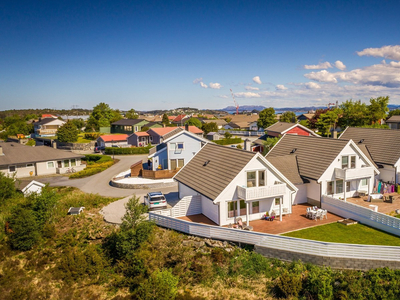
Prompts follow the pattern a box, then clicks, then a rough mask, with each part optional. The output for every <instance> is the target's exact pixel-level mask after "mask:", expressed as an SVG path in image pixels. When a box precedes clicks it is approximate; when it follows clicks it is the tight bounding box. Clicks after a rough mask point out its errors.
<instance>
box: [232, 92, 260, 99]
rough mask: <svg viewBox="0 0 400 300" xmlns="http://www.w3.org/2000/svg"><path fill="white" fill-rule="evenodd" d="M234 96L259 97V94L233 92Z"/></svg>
mask: <svg viewBox="0 0 400 300" xmlns="http://www.w3.org/2000/svg"><path fill="white" fill-rule="evenodd" d="M235 97H236V98H260V97H261V96H260V94H258V93H253V92H242V93H235Z"/></svg>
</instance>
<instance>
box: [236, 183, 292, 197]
mask: <svg viewBox="0 0 400 300" xmlns="http://www.w3.org/2000/svg"><path fill="white" fill-rule="evenodd" d="M237 192H238V197H239V198H240V199H243V200H246V201H247V200H256V199H263V198H271V197H277V196H282V195H284V194H285V193H286V184H275V185H268V186H259V187H251V188H247V187H243V186H239V185H238V186H237Z"/></svg>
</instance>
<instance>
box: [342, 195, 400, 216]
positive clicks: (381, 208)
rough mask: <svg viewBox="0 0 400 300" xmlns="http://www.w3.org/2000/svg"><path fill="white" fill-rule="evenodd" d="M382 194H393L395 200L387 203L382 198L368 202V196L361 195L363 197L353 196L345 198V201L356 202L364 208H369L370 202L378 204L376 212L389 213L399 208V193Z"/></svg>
mask: <svg viewBox="0 0 400 300" xmlns="http://www.w3.org/2000/svg"><path fill="white" fill-rule="evenodd" d="M384 196H386V197H388V196H394V197H395V200H394V201H393V203H389V202H387V201H383V199H379V200H375V201H374V202H369V201H368V196H363V197H354V198H347V199H346V200H347V202H350V203H353V204H357V205H360V206H363V207H366V208H370V207H369V206H370V205H371V204H373V205H377V206H378V212H381V213H384V214H390V213H392V212H394V211H395V210H396V209H400V195H399V194H397V193H391V194H384Z"/></svg>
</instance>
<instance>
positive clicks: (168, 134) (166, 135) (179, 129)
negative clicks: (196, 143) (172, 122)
mask: <svg viewBox="0 0 400 300" xmlns="http://www.w3.org/2000/svg"><path fill="white" fill-rule="evenodd" d="M184 130H185V129H183V128H181V127H177V128H176V129H174V130H172V131H170V132H168V133H166V134H164V135H163V136H162V137H163V139H164V140H166V139H169V138H170V137H171V136H174V135H175V134H177V133H179V132H181V131H184Z"/></svg>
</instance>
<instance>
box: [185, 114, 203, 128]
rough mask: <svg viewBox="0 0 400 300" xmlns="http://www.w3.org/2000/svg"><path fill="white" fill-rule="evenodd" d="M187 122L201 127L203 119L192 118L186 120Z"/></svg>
mask: <svg viewBox="0 0 400 300" xmlns="http://www.w3.org/2000/svg"><path fill="white" fill-rule="evenodd" d="M185 124H188V125H191V126H196V127H197V128H201V125H202V124H201V121H200V120H199V119H197V118H193V117H192V118H190V119H189V120H187V121H186V122H185Z"/></svg>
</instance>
